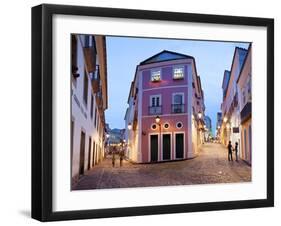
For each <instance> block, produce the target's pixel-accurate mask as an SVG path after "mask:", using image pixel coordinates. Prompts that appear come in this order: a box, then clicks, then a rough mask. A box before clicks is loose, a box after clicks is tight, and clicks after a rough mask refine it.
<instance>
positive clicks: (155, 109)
mask: <svg viewBox="0 0 281 226" xmlns="http://www.w3.org/2000/svg"><path fill="white" fill-rule="evenodd" d="M148 114H149V115H161V114H162V106H149V107H148Z"/></svg>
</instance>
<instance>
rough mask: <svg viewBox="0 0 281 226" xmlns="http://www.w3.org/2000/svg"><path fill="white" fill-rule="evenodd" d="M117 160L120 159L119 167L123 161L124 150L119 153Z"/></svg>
mask: <svg viewBox="0 0 281 226" xmlns="http://www.w3.org/2000/svg"><path fill="white" fill-rule="evenodd" d="M119 158H120V167H122V165H123V159H124V150H121V151H120V153H119Z"/></svg>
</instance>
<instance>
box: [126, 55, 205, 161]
mask: <svg viewBox="0 0 281 226" xmlns="http://www.w3.org/2000/svg"><path fill="white" fill-rule="evenodd" d="M128 104H129V107H128V109H127V111H126V115H125V124H126V125H125V126H126V127H125V128H126V132H125V138H126V141H127V156H128V158H129V159H131V161H133V162H142V163H146V162H160V161H170V160H180V159H188V158H193V157H195V156H196V154H197V152H198V146H199V145H200V144H201V143H202V142H203V135H204V134H203V130H204V121H203V118H204V110H205V106H204V94H203V91H202V88H201V81H200V77H199V76H198V75H197V71H196V65H195V59H194V58H193V57H192V56H188V55H184V54H180V53H175V52H170V51H166V50H164V51H162V52H160V53H158V54H156V55H154V56H152V57H150V58H148V59H147V60H145V61H143V62H141V63H140V64H139V65H138V66H137V68H136V73H135V78H134V81H133V82H132V85H131V89H130V93H129V97H128Z"/></svg>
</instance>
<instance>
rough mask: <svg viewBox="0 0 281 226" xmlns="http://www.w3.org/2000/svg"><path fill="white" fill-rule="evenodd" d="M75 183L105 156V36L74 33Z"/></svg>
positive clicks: (72, 71) (72, 49)
mask: <svg viewBox="0 0 281 226" xmlns="http://www.w3.org/2000/svg"><path fill="white" fill-rule="evenodd" d="M71 64H72V66H71V81H72V82H71V163H72V164H71V166H72V168H71V171H72V184H73V183H75V182H76V181H77V179H78V178H79V176H80V175H83V174H84V172H85V171H86V170H89V169H91V168H92V167H94V166H95V165H96V164H98V163H99V162H100V161H101V160H102V158H103V156H104V140H105V134H104V130H105V129H104V128H105V117H104V111H105V109H106V108H107V66H106V42H105V37H104V36H93V35H79V34H73V35H71Z"/></svg>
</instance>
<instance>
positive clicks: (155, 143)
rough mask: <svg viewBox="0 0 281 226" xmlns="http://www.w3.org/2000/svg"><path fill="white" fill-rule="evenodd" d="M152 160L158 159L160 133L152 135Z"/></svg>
mask: <svg viewBox="0 0 281 226" xmlns="http://www.w3.org/2000/svg"><path fill="white" fill-rule="evenodd" d="M150 161H151V162H157V161H158V135H150Z"/></svg>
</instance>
